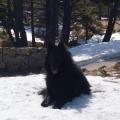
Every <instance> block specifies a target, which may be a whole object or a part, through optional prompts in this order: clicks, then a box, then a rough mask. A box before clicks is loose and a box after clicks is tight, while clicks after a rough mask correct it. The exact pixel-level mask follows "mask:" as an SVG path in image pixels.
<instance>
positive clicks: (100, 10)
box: [98, 3, 102, 20]
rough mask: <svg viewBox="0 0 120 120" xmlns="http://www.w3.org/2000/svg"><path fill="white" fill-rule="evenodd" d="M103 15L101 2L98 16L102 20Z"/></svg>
mask: <svg viewBox="0 0 120 120" xmlns="http://www.w3.org/2000/svg"><path fill="white" fill-rule="evenodd" d="M101 16H102V5H101V3H98V18H99V20H101Z"/></svg>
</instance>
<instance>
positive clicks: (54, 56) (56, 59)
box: [46, 42, 67, 74]
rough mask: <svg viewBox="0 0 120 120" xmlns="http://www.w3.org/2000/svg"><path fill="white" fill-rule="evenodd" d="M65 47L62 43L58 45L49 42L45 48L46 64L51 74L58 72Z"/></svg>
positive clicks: (61, 64)
mask: <svg viewBox="0 0 120 120" xmlns="http://www.w3.org/2000/svg"><path fill="white" fill-rule="evenodd" d="M66 52H67V51H66V48H65V45H64V44H63V43H61V42H60V43H59V44H58V45H53V44H49V45H48V49H47V57H46V59H47V65H48V66H49V67H50V71H51V73H52V74H57V73H59V71H60V69H61V67H62V66H63V63H64V61H65V59H64V58H65V53H66Z"/></svg>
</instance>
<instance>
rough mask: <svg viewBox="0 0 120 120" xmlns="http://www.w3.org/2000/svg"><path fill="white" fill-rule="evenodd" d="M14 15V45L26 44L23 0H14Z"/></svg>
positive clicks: (21, 45) (22, 45)
mask: <svg viewBox="0 0 120 120" xmlns="http://www.w3.org/2000/svg"><path fill="white" fill-rule="evenodd" d="M13 6H14V15H15V28H14V31H15V37H16V46H17V47H24V46H27V36H26V32H25V28H24V24H23V0H14V1H13Z"/></svg>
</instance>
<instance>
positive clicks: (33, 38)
mask: <svg viewBox="0 0 120 120" xmlns="http://www.w3.org/2000/svg"><path fill="white" fill-rule="evenodd" d="M30 2H31V31H32V46H33V47H35V46H36V43H35V33H34V10H33V0H31V1H30Z"/></svg>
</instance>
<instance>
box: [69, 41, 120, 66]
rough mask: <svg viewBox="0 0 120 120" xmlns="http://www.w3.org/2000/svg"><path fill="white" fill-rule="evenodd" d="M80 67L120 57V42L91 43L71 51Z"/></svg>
mask: <svg viewBox="0 0 120 120" xmlns="http://www.w3.org/2000/svg"><path fill="white" fill-rule="evenodd" d="M69 51H70V52H71V53H72V55H73V59H74V61H76V62H78V63H79V62H80V65H84V64H89V63H93V62H100V61H104V60H106V59H112V58H115V57H120V41H110V42H104V43H103V42H101V43H89V44H85V45H80V46H77V47H74V48H71V49H70V50H69Z"/></svg>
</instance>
